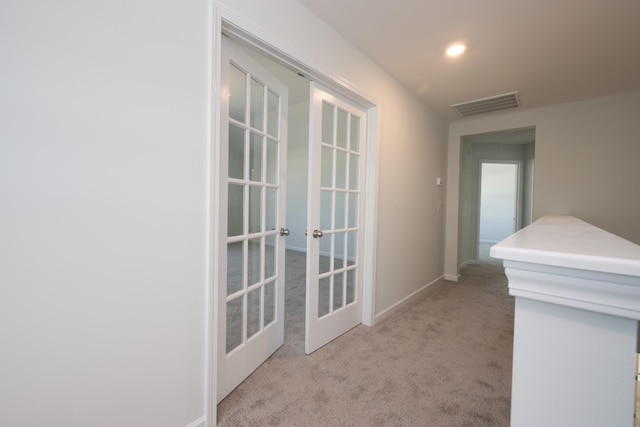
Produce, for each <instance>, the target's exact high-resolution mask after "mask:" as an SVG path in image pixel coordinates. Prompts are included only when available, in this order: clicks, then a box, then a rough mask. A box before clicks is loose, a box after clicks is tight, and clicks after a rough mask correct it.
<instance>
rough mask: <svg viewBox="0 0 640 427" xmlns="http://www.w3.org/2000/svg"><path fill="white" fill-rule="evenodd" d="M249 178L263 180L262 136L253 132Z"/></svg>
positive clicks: (250, 147)
mask: <svg viewBox="0 0 640 427" xmlns="http://www.w3.org/2000/svg"><path fill="white" fill-rule="evenodd" d="M249 150H250V151H249V179H250V180H251V181H256V182H262V137H261V136H260V135H257V134H255V133H253V132H251V141H250V145H249Z"/></svg>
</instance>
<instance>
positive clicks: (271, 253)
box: [264, 234, 276, 280]
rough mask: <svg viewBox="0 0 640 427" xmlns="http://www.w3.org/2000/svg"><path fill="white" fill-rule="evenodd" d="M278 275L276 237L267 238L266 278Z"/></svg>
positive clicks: (273, 235) (265, 255)
mask: <svg viewBox="0 0 640 427" xmlns="http://www.w3.org/2000/svg"><path fill="white" fill-rule="evenodd" d="M275 274H276V235H275V234H272V235H271V236H266V237H265V245H264V278H265V280H266V279H269V278H271V277H273V276H274V275H275Z"/></svg>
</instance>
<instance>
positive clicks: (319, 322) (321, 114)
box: [305, 83, 366, 354]
mask: <svg viewBox="0 0 640 427" xmlns="http://www.w3.org/2000/svg"><path fill="white" fill-rule="evenodd" d="M310 99H311V102H310V122H309V126H310V130H309V135H310V141H309V144H310V145H309V201H308V203H309V208H308V219H307V295H306V324H305V333H306V335H305V352H306V353H307V354H309V353H311V352H313V351H315V350H316V349H318V348H320V347H321V346H323V345H325V344H326V343H328V342H329V341H331V340H333V339H334V338H336V337H338V336H339V335H341V334H343V333H344V332H346V331H348V330H349V329H351V328H353V327H354V326H356V325H358V324H359V323H361V321H362V258H363V238H364V236H363V227H362V226H363V217H364V215H363V214H364V191H363V183H364V176H365V175H364V174H365V171H364V164H365V161H364V159H365V141H366V135H365V129H366V114H365V112H363V111H362V110H360V109H359V108H357V107H356V106H354V105H352V104H351V103H349V102H347V101H345V100H343V99H340V98H337V97H336V96H333V95H332V94H330V93H329V92H327V91H326V90H324V89H322V88H320V87H319V86H318V85H317V84H316V83H312V84H311V90H310Z"/></svg>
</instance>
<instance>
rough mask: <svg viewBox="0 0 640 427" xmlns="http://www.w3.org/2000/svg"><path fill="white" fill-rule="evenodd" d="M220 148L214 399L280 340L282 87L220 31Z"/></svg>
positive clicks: (283, 166) (283, 161)
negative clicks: (221, 44) (215, 384)
mask: <svg viewBox="0 0 640 427" xmlns="http://www.w3.org/2000/svg"><path fill="white" fill-rule="evenodd" d="M221 68H222V69H221V81H222V88H221V89H222V90H221V94H222V99H221V101H220V103H221V120H220V123H221V127H222V128H221V129H220V135H221V138H220V141H221V144H220V145H221V146H220V152H219V159H220V162H219V171H218V173H219V183H220V185H219V188H218V194H219V200H218V202H219V206H227V208H226V209H221V211H220V212H219V221H218V224H219V229H218V230H217V235H218V238H217V256H218V261H217V265H218V276H217V280H218V284H219V285H218V295H217V301H218V306H217V313H218V317H217V324H218V355H217V360H218V366H217V388H218V390H217V397H218V402H220V401H221V400H222V399H223V398H224V397H225V396H227V395H228V394H229V393H230V392H231V391H232V390H233V389H234V388H235V387H236V386H238V384H240V383H241V382H242V381H243V380H244V379H245V378H246V377H247V376H249V374H251V372H253V371H254V370H255V369H256V368H257V367H258V366H260V364H262V362H264V361H265V360H266V359H267V357H269V356H270V355H271V354H272V353H273V352H274V351H275V350H276V349H278V347H280V346H281V345H282V344H283V341H284V257H285V244H284V239H283V236H286V234H288V231H287V230H286V229H285V228H284V220H285V204H286V197H285V183H286V151H287V150H286V120H285V119H286V117H287V105H288V104H287V96H288V95H287V88H286V86H284V85H283V84H282V83H280V82H279V81H278V80H277V79H275V78H274V77H273V76H271V75H270V74H269V73H268V72H267V71H266V70H264V69H263V68H262V67H261V66H260V65H259V64H258V63H257V62H255V61H254V60H253V59H252V58H250V57H249V56H248V55H246V54H245V53H244V52H242V51H241V50H240V49H239V48H238V47H237V46H235V45H234V44H233V42H231V41H230V40H228V39H227V38H226V37H223V48H222V67H221Z"/></svg>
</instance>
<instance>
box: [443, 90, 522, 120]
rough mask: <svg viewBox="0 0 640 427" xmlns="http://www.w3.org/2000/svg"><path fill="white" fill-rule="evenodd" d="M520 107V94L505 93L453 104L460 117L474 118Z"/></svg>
mask: <svg viewBox="0 0 640 427" xmlns="http://www.w3.org/2000/svg"><path fill="white" fill-rule="evenodd" d="M519 106H520V99H519V98H518V92H511V93H505V94H503V95H496V96H491V97H489V98H482V99H476V100H475V101H469V102H461V103H460V104H453V105H452V106H451V108H453V109H454V110H455V111H456V113H458V114H459V115H460V117H468V116H473V115H475V114H482V113H490V112H492V111H500V110H506V109H508V108H516V107H519Z"/></svg>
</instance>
